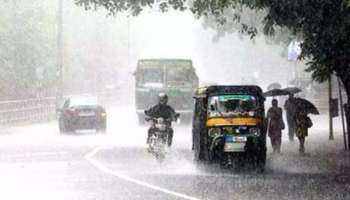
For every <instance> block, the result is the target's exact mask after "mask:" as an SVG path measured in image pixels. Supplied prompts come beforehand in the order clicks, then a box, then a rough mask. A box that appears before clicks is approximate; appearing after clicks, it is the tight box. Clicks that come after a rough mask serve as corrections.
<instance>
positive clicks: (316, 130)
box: [0, 106, 350, 200]
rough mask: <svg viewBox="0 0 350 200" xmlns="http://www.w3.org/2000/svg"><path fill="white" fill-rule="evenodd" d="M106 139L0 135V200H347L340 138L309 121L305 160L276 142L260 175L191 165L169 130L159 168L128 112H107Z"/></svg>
mask: <svg viewBox="0 0 350 200" xmlns="http://www.w3.org/2000/svg"><path fill="white" fill-rule="evenodd" d="M107 112H108V122H107V123H108V125H107V126H108V128H107V133H106V134H96V133H95V132H94V131H78V132H77V133H76V134H69V135H60V134H59V132H58V126H57V122H55V121H53V122H47V123H41V124H33V125H22V126H18V127H12V128H9V127H7V128H3V129H2V130H1V131H0V147H1V152H0V177H1V178H0V188H1V192H0V199H16V200H17V199H21V200H22V199H35V200H41V199H42V200H47V199H50V200H52V199H53V200H56V199H57V200H58V199H59V200H70V199H71V200H76V199H84V200H90V199H91V200H92V199H94V200H95V199H103V200H116V199H132V200H134V199H140V200H141V199H159V200H164V199H210V200H216V199H244V200H246V199H247V200H248V199H264V200H265V199H266V200H273V199H276V200H277V199H278V200H280V199H286V200H294V199H331V200H335V199H341V200H343V199H344V200H346V199H350V154H349V153H348V152H344V151H343V144H342V135H341V134H342V133H341V131H340V129H337V130H336V133H335V138H336V140H335V141H328V135H327V134H328V133H327V130H328V129H327V127H326V126H324V123H325V122H327V120H326V118H325V117H323V116H320V117H313V120H314V127H313V128H312V129H311V131H310V134H309V135H310V136H309V137H308V138H307V142H306V151H307V154H306V155H304V156H300V155H299V154H298V143H297V141H296V142H294V143H289V142H288V141H287V136H286V135H287V134H286V133H285V136H286V137H284V138H283V144H282V154H281V155H279V156H274V155H272V154H271V146H270V143H268V148H269V151H268V160H267V166H266V172H265V173H264V174H257V173H254V172H251V171H232V170H225V169H220V167H218V166H215V165H211V166H202V165H197V164H196V163H195V162H194V161H193V154H192V151H191V127H190V126H188V125H187V126H186V125H176V126H175V136H174V145H173V147H172V148H171V149H169V150H168V154H167V158H166V160H165V161H164V162H163V163H161V164H160V163H159V162H157V161H156V160H155V159H154V157H153V156H152V155H150V154H149V153H147V151H146V148H147V146H146V144H145V139H146V132H147V126H138V124H137V122H136V114H135V111H134V109H133V107H132V106H121V107H114V108H110V109H108V111H107Z"/></svg>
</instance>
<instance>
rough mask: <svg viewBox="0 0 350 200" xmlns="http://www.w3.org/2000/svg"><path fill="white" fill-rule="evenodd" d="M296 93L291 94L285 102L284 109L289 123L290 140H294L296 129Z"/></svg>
mask: <svg viewBox="0 0 350 200" xmlns="http://www.w3.org/2000/svg"><path fill="white" fill-rule="evenodd" d="M294 99H295V98H294V95H293V94H292V93H290V94H289V96H288V99H287V100H286V102H285V103H284V109H285V110H286V117H287V124H288V136H289V141H290V142H293V141H294V135H295V134H294V131H295V106H294V103H293V101H294Z"/></svg>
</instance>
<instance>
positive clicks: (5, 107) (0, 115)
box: [0, 92, 118, 125]
mask: <svg viewBox="0 0 350 200" xmlns="http://www.w3.org/2000/svg"><path fill="white" fill-rule="evenodd" d="M97 96H98V98H99V101H100V102H101V104H102V105H105V106H111V105H113V104H114V103H115V102H116V100H117V99H118V98H117V97H118V95H117V93H116V92H102V93H98V95H97ZM56 108H57V101H56V97H44V98H35V99H25V100H14V101H0V125H14V124H19V123H35V122H42V121H48V120H53V119H55V117H56Z"/></svg>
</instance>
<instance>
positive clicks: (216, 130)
mask: <svg viewBox="0 0 350 200" xmlns="http://www.w3.org/2000/svg"><path fill="white" fill-rule="evenodd" d="M208 135H209V137H215V136H217V135H221V129H220V128H211V129H209V130H208Z"/></svg>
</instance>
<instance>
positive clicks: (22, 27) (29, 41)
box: [0, 0, 56, 99]
mask: <svg viewBox="0 0 350 200" xmlns="http://www.w3.org/2000/svg"><path fill="white" fill-rule="evenodd" d="M39 2H41V1H37V0H35V1H34V2H33V1H31V2H28V1H25V0H13V1H5V2H3V3H2V5H1V7H0V16H1V17H0V27H1V29H0V66H1V68H0V77H1V79H0V87H1V88H0V92H1V97H2V98H12V99H13V98H29V97H33V96H35V93H36V91H37V90H38V85H39V81H38V78H37V76H36V68H38V67H40V68H43V69H44V79H43V80H42V81H41V84H42V85H43V86H45V87H48V88H50V87H51V88H52V87H53V85H54V83H55V71H56V70H55V62H56V60H55V59H56V55H55V54H56V53H55V52H56V43H55V41H56V40H55V36H56V33H55V28H56V27H55V26H56V25H55V20H56V16H55V14H52V12H51V11H49V10H47V3H39ZM50 13H51V14H50Z"/></svg>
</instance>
